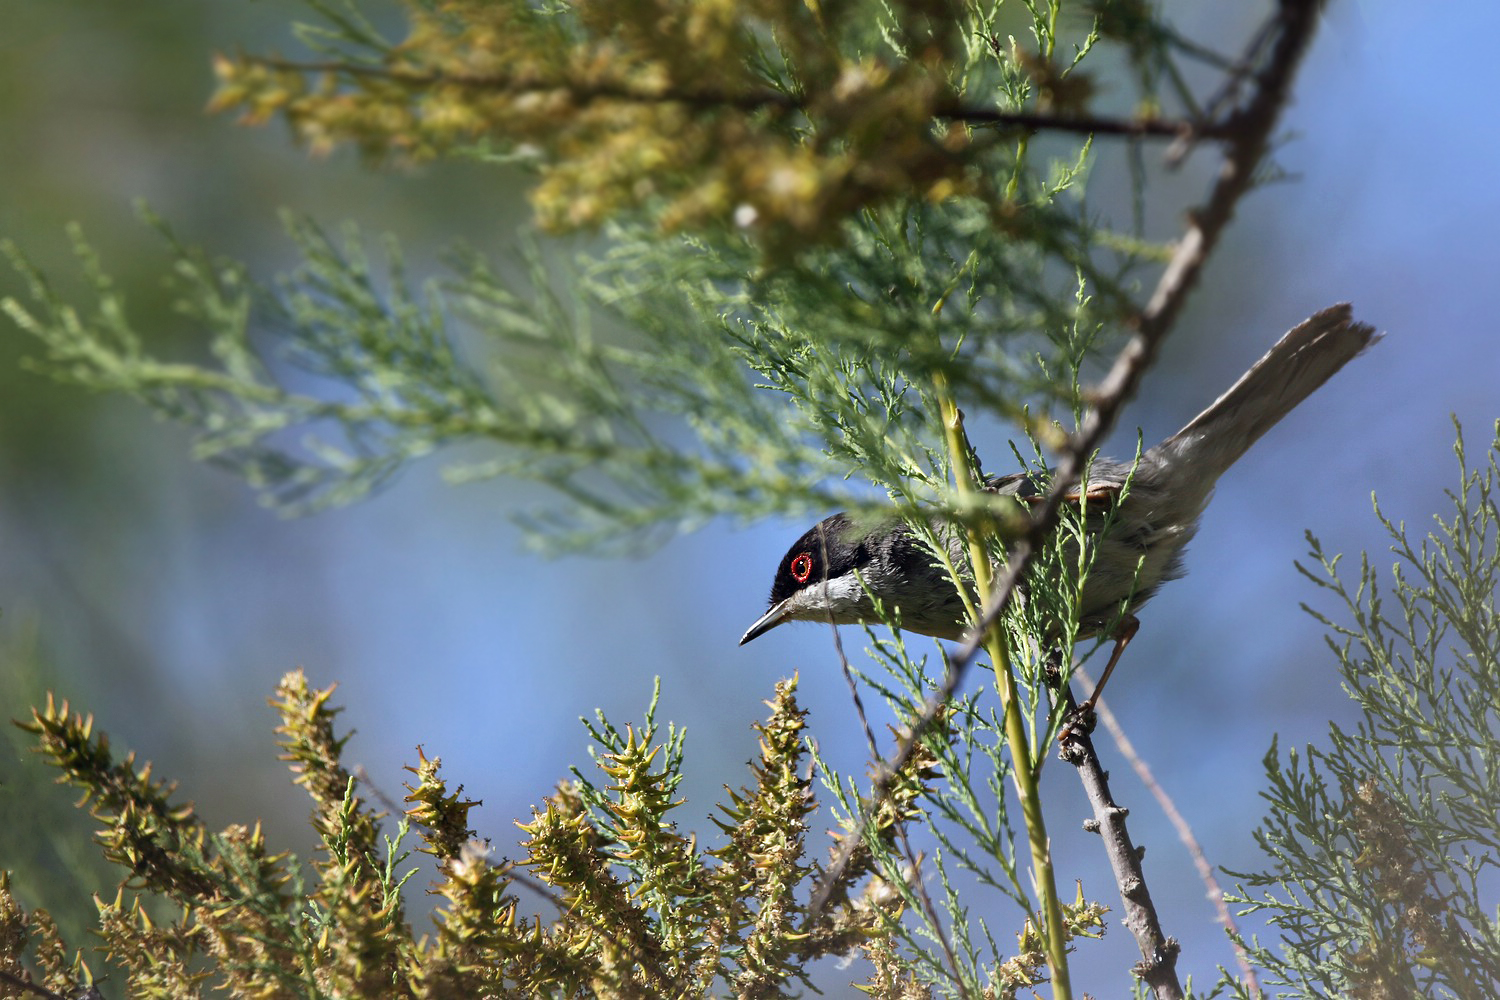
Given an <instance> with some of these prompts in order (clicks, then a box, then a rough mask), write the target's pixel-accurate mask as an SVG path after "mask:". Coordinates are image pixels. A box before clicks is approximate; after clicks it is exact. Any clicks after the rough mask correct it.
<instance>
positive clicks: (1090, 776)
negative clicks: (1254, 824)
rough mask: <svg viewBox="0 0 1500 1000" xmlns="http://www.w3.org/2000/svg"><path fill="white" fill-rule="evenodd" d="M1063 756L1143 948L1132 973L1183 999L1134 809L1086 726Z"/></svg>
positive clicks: (1067, 695) (1170, 998)
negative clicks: (1124, 801)
mask: <svg viewBox="0 0 1500 1000" xmlns="http://www.w3.org/2000/svg"><path fill="white" fill-rule="evenodd" d="M1056 655H1057V659H1058V666H1059V668H1061V666H1062V661H1063V660H1064V659H1065V655H1064V653H1063V651H1061V650H1060V651H1058V653H1057V654H1056ZM1063 694H1064V700H1065V701H1066V702H1067V706H1068V711H1069V712H1070V713H1076V712H1077V711H1078V703H1077V701H1075V700H1074V698H1073V691H1072V689H1071V688H1068V687H1064V688H1063ZM1061 756H1062V759H1063V760H1065V761H1067V762H1068V763H1070V764H1072V765H1073V766H1074V767H1075V768H1076V769H1077V770H1078V778H1079V780H1080V781H1082V782H1083V790H1084V793H1085V794H1086V795H1087V796H1088V800H1089V805H1090V806H1091V807H1092V808H1093V812H1094V818H1093V819H1092V820H1089V821H1087V822H1085V823H1084V829H1086V830H1088V831H1090V832H1091V833H1097V834H1099V836H1100V838H1101V839H1102V840H1103V842H1104V854H1105V856H1106V857H1107V858H1109V868H1110V871H1112V872H1113V873H1114V876H1115V885H1116V886H1117V887H1119V890H1120V900H1121V903H1122V904H1123V908H1124V918H1123V921H1122V922H1123V923H1124V924H1125V927H1126V928H1127V929H1128V930H1129V931H1130V933H1131V934H1132V935H1133V936H1134V937H1135V943H1136V945H1137V946H1138V947H1139V948H1140V950H1141V960H1140V962H1138V963H1137V964H1136V965H1135V967H1134V969H1132V971H1133V972H1134V973H1135V974H1136V975H1137V976H1139V977H1140V979H1141V981H1142V982H1144V983H1145V984H1146V985H1147V986H1149V987H1150V988H1151V992H1152V994H1153V995H1154V996H1155V997H1156V998H1157V1000H1182V995H1183V994H1182V983H1181V982H1180V981H1179V980H1178V978H1177V955H1178V953H1179V952H1181V950H1182V947H1181V945H1179V944H1178V943H1177V941H1176V940H1174V939H1172V938H1169V937H1167V936H1166V934H1165V933H1163V932H1162V929H1161V921H1160V920H1159V919H1158V918H1157V916H1156V907H1155V906H1154V905H1153V904H1152V902H1151V890H1150V889H1149V888H1147V886H1146V876H1145V873H1144V872H1143V871H1142V870H1141V856H1142V854H1143V851H1141V850H1138V849H1137V848H1136V846H1135V844H1133V843H1132V842H1131V840H1130V831H1129V830H1127V829H1125V817H1126V816H1129V815H1130V810H1128V809H1124V808H1122V807H1121V806H1119V805H1118V804H1117V803H1116V802H1115V800H1114V796H1113V795H1111V794H1110V791H1109V775H1108V773H1106V772H1105V770H1104V766H1103V765H1102V764H1100V763H1099V755H1098V754H1096V753H1095V752H1094V741H1093V739H1092V738H1091V737H1090V736H1089V734H1088V732H1087V731H1086V730H1084V729H1081V728H1074V729H1073V730H1072V732H1071V733H1070V735H1069V737H1068V740H1067V742H1066V743H1064V744H1063V746H1062V749H1061Z"/></svg>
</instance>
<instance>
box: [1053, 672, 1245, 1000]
mask: <svg viewBox="0 0 1500 1000" xmlns="http://www.w3.org/2000/svg"><path fill="white" fill-rule="evenodd" d="M1074 673H1075V674H1076V675H1077V677H1078V679H1079V680H1080V681H1081V682H1082V683H1083V687H1084V691H1085V692H1087V693H1088V694H1089V695H1092V694H1093V693H1094V682H1093V679H1092V678H1091V677H1089V675H1088V674H1087V673H1086V672H1085V671H1084V670H1083V669H1082V668H1078V669H1076V670H1075V671H1074ZM1094 712H1095V714H1096V715H1098V717H1099V721H1100V722H1102V723H1104V728H1105V729H1107V730H1109V735H1110V738H1111V739H1113V740H1114V741H1115V747H1116V748H1117V749H1118V750H1119V751H1120V756H1122V757H1124V758H1125V762H1126V763H1128V764H1129V765H1130V769H1131V770H1132V771H1134V772H1135V774H1136V777H1138V778H1140V779H1141V783H1142V784H1143V785H1145V786H1146V790H1147V791H1148V792H1150V793H1151V796H1152V798H1154V799H1156V804H1157V805H1158V806H1160V807H1161V811H1162V813H1163V814H1165V815H1166V817H1167V821H1168V822H1169V823H1171V824H1172V828H1173V829H1175V830H1176V831H1177V839H1178V840H1180V841H1182V844H1183V846H1184V847H1186V848H1187V851H1188V856H1189V857H1191V858H1192V859H1193V867H1194V868H1196V869H1198V877H1199V878H1201V879H1202V880H1203V885H1204V887H1205V889H1206V890H1207V895H1208V898H1209V901H1210V902H1212V903H1213V906H1214V909H1215V910H1216V911H1217V912H1218V914H1219V923H1221V924H1223V925H1224V929H1225V930H1226V931H1228V932H1229V940H1230V943H1231V944H1232V945H1233V946H1234V959H1235V963H1236V964H1237V965H1239V967H1240V977H1241V979H1242V980H1243V982H1244V984H1245V987H1246V988H1247V989H1248V990H1249V991H1250V994H1251V995H1252V996H1255V997H1260V996H1263V994H1262V993H1261V989H1260V980H1259V979H1258V978H1257V977H1256V975H1255V967H1254V966H1253V965H1251V964H1250V956H1249V955H1247V954H1246V953H1245V947H1244V945H1242V944H1241V943H1240V941H1241V938H1240V930H1239V927H1238V926H1237V925H1236V924H1235V922H1234V915H1233V914H1231V913H1230V912H1229V904H1227V903H1226V902H1224V890H1223V888H1222V887H1221V886H1220V885H1219V880H1218V878H1216V877H1215V876H1214V870H1213V866H1212V865H1210V864H1209V863H1208V856H1207V855H1205V854H1204V853H1203V845H1202V844H1200V843H1199V842H1198V838H1197V836H1195V835H1194V833H1193V828H1192V826H1191V825H1189V824H1188V821H1187V818H1186V817H1185V816H1183V815H1182V813H1181V812H1179V811H1178V809H1177V804H1176V803H1175V802H1173V801H1172V796H1171V795H1170V794H1168V792H1167V790H1166V789H1165V788H1163V787H1162V786H1161V784H1160V783H1159V782H1158V781H1157V780H1156V776H1155V775H1154V774H1152V773H1151V766H1150V765H1149V764H1147V763H1146V761H1145V760H1144V759H1142V757H1141V755H1140V754H1139V753H1137V752H1136V749H1135V744H1133V743H1131V742H1130V737H1128V736H1126V735H1125V729H1124V727H1123V726H1121V725H1120V720H1119V719H1117V718H1116V717H1115V713H1114V712H1111V711H1110V710H1109V705H1108V704H1107V703H1106V702H1104V701H1103V700H1100V701H1098V702H1095V703H1094Z"/></svg>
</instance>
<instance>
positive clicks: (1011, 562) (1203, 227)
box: [810, 0, 1322, 996]
mask: <svg viewBox="0 0 1500 1000" xmlns="http://www.w3.org/2000/svg"><path fill="white" fill-rule="evenodd" d="M1321 9H1322V3H1321V0H1282V2H1281V5H1280V7H1279V8H1278V10H1277V12H1276V13H1275V14H1274V15H1272V20H1271V26H1272V30H1273V31H1274V34H1275V38H1276V43H1275V45H1274V46H1273V47H1272V50H1271V53H1270V55H1269V57H1268V58H1267V59H1266V62H1265V64H1264V68H1263V69H1262V70H1261V71H1260V72H1258V73H1256V74H1254V77H1253V79H1254V82H1255V84H1256V86H1255V90H1254V92H1253V93H1252V95H1251V97H1250V99H1249V101H1248V102H1247V103H1246V104H1245V105H1244V106H1243V107H1242V108H1241V109H1240V110H1238V111H1237V112H1235V113H1234V114H1232V115H1231V116H1230V117H1229V118H1228V120H1227V122H1228V127H1229V128H1231V129H1232V133H1233V134H1232V135H1231V136H1230V138H1229V141H1228V148H1227V149H1226V151H1225V154H1224V163H1223V165H1222V166H1221V167H1220V169H1219V176H1218V179H1217V180H1216V181H1215V183H1214V186H1213V188H1212V189H1211V191H1210V192H1209V196H1208V198H1207V200H1206V201H1205V202H1204V204H1203V205H1202V206H1201V207H1199V208H1198V209H1197V210H1196V211H1194V212H1192V213H1191V214H1190V216H1189V220H1188V227H1187V231H1186V232H1185V233H1184V234H1183V235H1182V238H1181V239H1179V240H1178V242H1177V246H1176V249H1175V251H1174V252H1173V254H1172V257H1171V259H1170V260H1169V261H1168V262H1167V266H1166V268H1165V270H1163V272H1162V274H1161V276H1160V278H1159V279H1158V280H1157V285H1156V289H1155V291H1154V292H1153V294H1152V296H1151V298H1150V300H1149V301H1148V302H1147V303H1146V305H1145V307H1144V308H1142V309H1141V310H1140V312H1139V313H1137V315H1136V316H1135V317H1134V319H1133V320H1132V321H1131V323H1130V325H1131V326H1132V327H1133V328H1134V330H1135V333H1134V334H1133V336H1132V337H1131V339H1130V342H1129V343H1127V344H1126V345H1125V347H1124V349H1123V350H1121V352H1120V354H1119V355H1118V356H1117V357H1116V358H1115V363H1114V365H1113V367H1112V368H1111V369H1110V371H1109V373H1108V374H1107V375H1106V376H1105V377H1104V379H1103V381H1102V382H1100V383H1099V386H1098V387H1097V389H1096V390H1095V392H1094V394H1093V395H1094V406H1093V409H1092V410H1091V411H1090V412H1089V414H1088V415H1087V416H1086V417H1085V418H1084V421H1083V425H1082V426H1081V427H1080V428H1079V429H1078V430H1077V431H1076V432H1075V433H1074V434H1073V435H1072V436H1071V438H1070V440H1069V442H1068V446H1067V447H1066V448H1065V449H1064V450H1063V453H1062V454H1061V455H1060V456H1059V461H1058V465H1057V469H1056V470H1055V472H1054V474H1053V479H1052V483H1051V485H1050V487H1049V489H1048V491H1047V494H1046V497H1045V499H1044V500H1043V502H1042V503H1041V504H1040V506H1038V507H1036V508H1034V509H1033V511H1032V516H1033V518H1034V520H1033V522H1032V525H1031V528H1030V530H1028V531H1027V533H1026V534H1025V535H1023V536H1022V537H1021V538H1020V539H1018V540H1017V541H1016V542H1015V543H1014V545H1013V546H1012V548H1011V550H1010V555H1009V558H1008V559H1007V560H1006V564H1005V569H1004V571H1003V572H1002V573H1001V574H1000V575H999V577H998V578H997V580H996V581H995V587H994V591H993V592H992V593H991V595H990V598H989V600H988V601H987V602H986V603H985V607H986V609H987V610H986V611H985V613H984V614H983V615H982V616H981V617H980V620H979V622H978V623H977V624H976V626H975V628H974V630H973V632H972V633H971V634H970V636H969V638H968V640H966V641H965V642H964V644H963V646H962V647H961V648H960V649H959V651H958V652H957V653H956V654H955V655H954V656H953V658H952V659H951V660H950V661H949V665H948V674H947V677H946V678H945V679H944V681H943V684H942V686H941V687H940V688H938V690H936V691H934V692H933V693H932V695H930V696H929V697H928V699H927V703H926V704H925V705H924V706H923V709H922V714H921V715H920V716H919V717H918V718H917V719H916V721H915V722H914V723H913V724H912V726H911V729H910V731H909V733H908V734H907V737H906V739H905V740H903V741H902V743H901V745H900V746H899V747H897V749H896V752H895V753H894V754H893V755H892V756H891V757H890V758H888V759H887V760H886V762H885V764H884V766H883V767H881V768H880V769H878V770H877V772H876V775H875V779H874V782H873V784H872V788H871V796H870V801H869V803H868V804H867V806H866V809H867V811H868V813H869V814H873V811H874V810H875V809H876V808H878V806H879V804H880V803H881V802H882V801H883V800H884V799H885V797H886V795H888V794H889V791H890V785H891V782H892V780H893V778H894V776H895V774H896V773H897V772H898V771H899V770H900V769H901V768H902V767H904V766H905V764H906V762H907V760H909V759H910V757H911V754H912V752H913V750H914V749H915V747H916V745H917V743H918V741H920V740H921V739H922V737H923V736H924V735H925V734H926V732H927V730H928V729H929V728H930V727H931V726H932V724H933V722H934V721H935V720H936V719H937V716H938V714H939V713H940V712H941V711H942V709H943V706H945V705H946V704H947V703H948V702H949V701H950V700H951V699H952V698H953V697H954V695H955V694H956V693H957V692H958V689H959V687H960V686H961V685H962V683H963V680H964V677H965V675H966V673H967V671H968V667H969V665H970V664H971V663H972V662H973V661H974V658H975V656H976V655H977V654H978V652H979V650H980V648H981V645H982V643H983V641H984V637H985V635H986V634H987V633H988V632H989V630H990V629H991V628H992V627H993V626H994V625H995V623H996V622H997V621H998V620H999V618H1000V615H1001V614H1002V613H1003V612H1004V611H1005V608H1006V607H1007V605H1008V604H1009V602H1010V598H1011V595H1012V594H1013V593H1014V592H1015V590H1016V588H1017V586H1018V585H1019V584H1020V581H1021V580H1022V578H1023V577H1024V576H1025V573H1026V569H1027V567H1028V566H1029V565H1030V564H1031V560H1032V558H1033V557H1034V555H1035V553H1036V552H1038V551H1039V550H1040V548H1041V546H1042V543H1043V542H1044V541H1045V540H1046V538H1047V536H1048V534H1049V533H1050V532H1051V531H1052V529H1053V528H1054V527H1055V526H1056V524H1057V520H1058V516H1059V514H1060V512H1061V509H1062V504H1063V498H1064V497H1065V496H1066V495H1067V493H1068V492H1069V491H1070V490H1071V489H1072V487H1073V484H1074V483H1075V482H1076V481H1077V479H1078V477H1079V474H1080V472H1081V471H1082V468H1083V466H1084V464H1085V463H1086V462H1087V461H1088V458H1089V456H1091V455H1092V454H1093V453H1094V451H1095V450H1096V449H1097V448H1098V447H1099V444H1100V442H1101V441H1102V440H1103V439H1104V435H1105V434H1106V433H1107V432H1108V431H1109V429H1110V427H1112V426H1113V425H1114V421H1115V418H1116V417H1117V416H1118V414H1119V412H1120V410H1121V408H1123V406H1124V405H1125V403H1126V402H1128V401H1129V400H1130V398H1131V397H1132V396H1133V395H1134V394H1135V390H1136V387H1137V386H1138V385H1139V384H1140V380H1141V377H1142V375H1143V374H1144V373H1145V371H1146V369H1147V367H1148V366H1149V365H1150V364H1151V362H1152V361H1153V360H1154V359H1155V357H1156V351H1157V349H1158V347H1159V346H1160V344H1161V341H1162V340H1164V339H1165V338H1166V336H1167V334H1168V333H1170V332H1171V329H1172V326H1173V325H1174V324H1175V322H1176V320H1177V317H1178V316H1179V314H1180V313H1181V311H1182V306H1183V303H1184V302H1185V301H1186V299H1187V296H1188V293H1189V292H1191V291H1192V288H1193V286H1194V285H1195V284H1196V283H1197V280H1198V276H1199V275H1200V274H1201V273H1202V270H1203V267H1204V264H1205V263H1206V262H1207V260H1208V255H1209V254H1210V253H1211V252H1212V251H1213V248H1214V247H1215V246H1216V245H1217V244H1218V241H1219V237H1220V235H1221V234H1222V233H1223V230H1224V228H1225V226H1227V225H1228V223H1229V220H1230V219H1231V218H1232V217H1233V215H1234V209H1235V206H1236V205H1237V204H1238V202H1239V200H1240V198H1241V197H1243V196H1244V195H1245V193H1246V192H1247V191H1248V190H1249V189H1250V186H1251V182H1252V179H1253V173H1254V170H1255V167H1256V166H1257V165H1258V164H1259V163H1260V160H1261V157H1262V156H1263V155H1264V153H1265V150H1266V147H1267V145H1268V143H1269V141H1270V135H1271V130H1272V129H1273V128H1274V127H1275V125H1276V121H1277V118H1278V116H1279V114H1280V112H1281V110H1282V109H1283V108H1284V107H1285V105H1286V102H1287V97H1288V91H1289V88H1290V86H1291V81H1292V77H1293V76H1294V75H1295V72H1296V69H1297V66H1298V64H1299V63H1300V61H1301V58H1302V55H1303V54H1304V53H1305V52H1306V50H1307V45H1308V42H1309V40H1310V39H1311V37H1312V31H1313V28H1314V26H1315V24H1316V21H1317V14H1318V12H1319V11H1320V10H1321ZM1256 44H1257V45H1259V44H1260V42H1259V36H1258V40H1257V43H1256ZM1021 764H1022V762H1019V761H1018V762H1017V766H1021ZM864 825H865V824H864V823H861V824H860V825H859V827H858V828H857V829H862V828H863V826H864ZM852 840H853V838H851V841H850V842H846V843H845V844H844V845H843V847H842V848H841V850H840V852H839V856H838V857H836V858H835V859H834V862H833V864H832V865H831V866H830V867H829V869H828V870H827V872H826V873H825V874H824V876H823V880H822V883H821V884H820V885H819V886H818V888H817V889H816V891H815V892H814V894H813V901H812V905H811V907H810V914H811V915H812V916H816V915H817V914H818V913H819V912H820V911H821V909H822V907H823V906H825V905H827V902H828V898H829V895H830V894H831V891H832V887H833V886H834V885H835V884H836V883H837V882H838V880H839V877H840V876H841V874H842V872H843V870H844V868H845V867H846V866H847V865H848V863H849V858H850V857H851V856H852V855H853V852H854V846H855V845H854V844H853V843H852ZM1127 888H1131V887H1127V886H1124V885H1122V886H1121V887H1120V889H1121V893H1122V894H1124V893H1125V892H1126V890H1127ZM1131 891H1134V890H1133V889H1131ZM1174 978H1175V975H1174ZM1167 995H1171V994H1167ZM1176 995H1178V996H1180V995H1181V987H1180V986H1179V987H1178V988H1177V993H1176Z"/></svg>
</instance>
